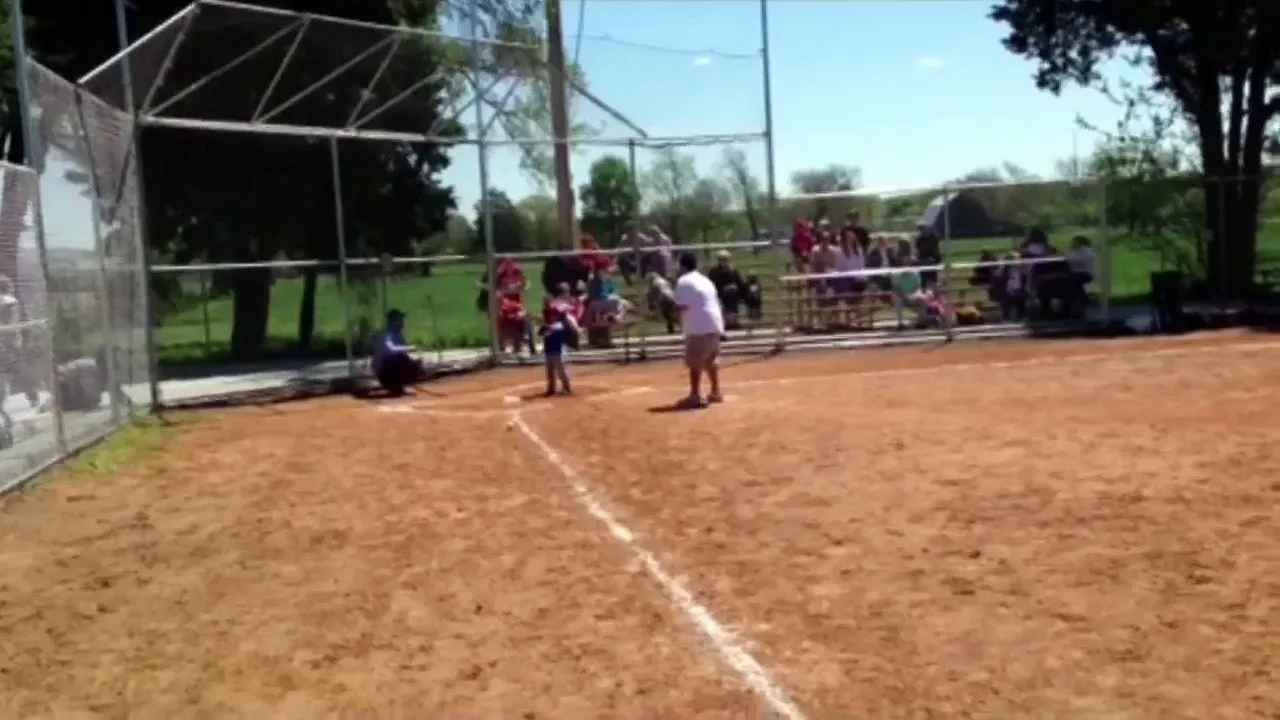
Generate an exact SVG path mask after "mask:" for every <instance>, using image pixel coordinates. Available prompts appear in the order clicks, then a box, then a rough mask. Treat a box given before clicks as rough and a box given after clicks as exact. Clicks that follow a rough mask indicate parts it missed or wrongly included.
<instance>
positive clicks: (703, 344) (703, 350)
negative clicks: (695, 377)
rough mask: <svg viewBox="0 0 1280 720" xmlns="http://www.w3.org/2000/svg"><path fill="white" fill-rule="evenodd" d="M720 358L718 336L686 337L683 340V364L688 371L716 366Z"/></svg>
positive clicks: (713, 334) (716, 334)
mask: <svg viewBox="0 0 1280 720" xmlns="http://www.w3.org/2000/svg"><path fill="white" fill-rule="evenodd" d="M718 357H720V334H719V333H711V334H708V335H688V336H686V337H685V339H684V364H685V365H686V366H688V368H689V369H690V370H706V369H708V368H713V367H715V366H716V359H717V358H718Z"/></svg>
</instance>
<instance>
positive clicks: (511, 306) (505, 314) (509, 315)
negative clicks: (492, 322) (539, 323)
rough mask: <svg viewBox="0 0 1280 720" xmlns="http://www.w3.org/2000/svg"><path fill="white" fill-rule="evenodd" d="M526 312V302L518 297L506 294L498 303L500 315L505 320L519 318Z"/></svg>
mask: <svg viewBox="0 0 1280 720" xmlns="http://www.w3.org/2000/svg"><path fill="white" fill-rule="evenodd" d="M523 314H524V303H522V302H520V299H519V298H518V297H509V296H504V297H503V298H502V300H501V303H500V304H499V305H498V317H500V318H501V319H503V320H519V319H520V316H521V315H523Z"/></svg>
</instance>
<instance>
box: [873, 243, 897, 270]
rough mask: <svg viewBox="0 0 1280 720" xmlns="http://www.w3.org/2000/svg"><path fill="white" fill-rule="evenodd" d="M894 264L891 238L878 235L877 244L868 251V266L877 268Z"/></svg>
mask: <svg viewBox="0 0 1280 720" xmlns="http://www.w3.org/2000/svg"><path fill="white" fill-rule="evenodd" d="M893 266H894V252H893V248H891V247H889V238H887V237H885V236H884V235H877V236H876V239H875V244H874V245H873V246H872V247H871V249H870V250H868V251H867V267H868V268H872V269H875V270H880V269H883V268H890V267H893Z"/></svg>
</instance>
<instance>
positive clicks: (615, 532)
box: [511, 412, 805, 720]
mask: <svg viewBox="0 0 1280 720" xmlns="http://www.w3.org/2000/svg"><path fill="white" fill-rule="evenodd" d="M511 425H512V426H513V427H515V428H517V429H519V430H520V432H521V433H523V434H524V436H525V437H526V438H528V440H529V442H531V443H533V445H534V447H536V448H537V449H538V451H539V452H541V453H542V456H543V457H544V458H546V459H547V461H548V462H550V463H551V464H552V465H554V466H555V467H556V469H558V470H559V471H560V473H561V474H562V475H564V478H565V480H567V481H568V482H569V486H570V487H571V488H572V489H573V494H574V498H575V499H576V500H577V501H578V504H580V505H581V506H582V509H583V510H585V511H586V512H587V514H588V515H590V516H591V517H593V518H595V519H597V520H599V521H600V523H601V524H602V525H604V526H605V529H607V530H608V531H609V534H610V535H612V536H613V538H614V539H615V540H617V541H618V543H619V544H621V545H622V546H623V548H625V549H626V550H627V551H628V552H630V553H631V555H632V556H633V557H634V558H635V559H636V560H637V561H638V562H639V563H640V565H641V566H642V567H644V569H645V570H646V571H647V572H648V573H649V576H650V577H652V578H653V580H654V582H656V583H658V585H659V586H660V587H661V588H662V590H663V591H664V592H665V593H666V594H667V597H668V598H670V600H671V602H672V603H673V604H674V605H675V606H676V608H677V609H678V610H680V612H681V613H683V614H684V615H685V617H687V618H688V619H689V621H690V622H691V623H693V626H694V627H695V628H696V629H697V630H698V631H699V632H700V633H701V634H702V635H703V636H704V637H705V638H706V639H707V642H709V643H710V644H711V647H712V648H713V649H714V650H715V651H716V653H717V654H719V655H720V657H721V659H722V660H724V662H725V663H726V664H727V665H728V666H729V667H730V668H731V669H732V670H733V671H734V672H735V673H736V674H737V675H738V678H739V679H740V680H741V681H742V683H743V684H744V685H746V687H748V688H749V689H751V690H753V691H754V692H756V693H758V694H759V695H760V697H761V698H763V699H764V701H765V703H766V704H767V705H768V706H769V709H770V710H772V711H773V712H774V713H775V714H777V715H778V716H779V717H782V718H786V720H805V715H804V713H803V712H801V711H800V708H798V707H796V705H795V704H793V703H792V702H791V700H790V699H789V697H788V693H787V692H786V690H784V689H783V688H782V687H781V686H780V685H778V684H777V682H776V681H775V680H774V679H773V678H772V675H771V673H770V672H769V671H768V670H766V669H765V667H764V666H763V665H761V664H760V661H758V660H756V659H755V657H754V656H752V654H751V652H750V651H748V650H747V649H746V647H745V646H744V645H743V644H742V642H741V641H740V640H738V638H737V637H736V636H735V634H734V633H733V632H732V631H731V630H729V629H728V628H727V627H726V626H725V625H724V624H723V623H721V622H720V621H719V620H717V619H716V617H715V616H714V615H712V614H711V610H709V609H708V608H707V607H706V606H705V605H703V604H702V603H700V602H698V600H697V598H695V597H694V595H693V593H692V592H690V591H689V589H688V588H686V587H685V586H684V583H682V582H681V581H680V580H678V579H677V578H675V577H674V576H673V575H671V574H670V573H669V572H667V570H666V569H665V568H664V567H663V566H662V563H661V562H659V561H658V558H657V556H655V555H654V554H653V553H652V552H650V551H649V550H647V549H645V548H644V547H643V546H642V545H640V543H639V542H638V541H637V540H636V536H635V533H633V532H632V531H631V529H630V528H628V527H627V526H626V525H625V524H623V523H622V521H621V520H619V519H618V518H617V517H616V516H615V515H614V514H613V513H612V512H610V511H609V509H608V508H607V507H605V505H604V504H603V503H602V502H601V501H600V500H599V499H598V498H597V497H596V494H595V493H593V492H592V491H591V488H590V487H588V486H587V484H586V481H585V480H583V478H582V476H581V475H579V474H578V472H577V471H576V470H574V469H573V468H572V467H571V466H570V465H569V464H568V463H567V462H565V460H564V459H563V458H562V457H561V455H560V453H559V452H557V451H556V449H555V448H553V447H551V445H550V444H548V443H547V441H546V440H544V439H543V438H542V436H541V435H539V434H538V433H537V431H535V430H534V429H533V428H532V427H530V426H529V424H528V423H527V422H526V421H525V419H524V416H523V415H522V414H521V413H519V412H512V413H511Z"/></svg>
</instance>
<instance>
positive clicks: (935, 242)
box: [915, 225, 942, 283]
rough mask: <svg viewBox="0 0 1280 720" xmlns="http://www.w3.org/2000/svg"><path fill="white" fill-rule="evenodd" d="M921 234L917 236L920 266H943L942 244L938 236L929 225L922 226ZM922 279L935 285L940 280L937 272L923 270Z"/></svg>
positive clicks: (917, 257)
mask: <svg viewBox="0 0 1280 720" xmlns="http://www.w3.org/2000/svg"><path fill="white" fill-rule="evenodd" d="M917 229H918V230H919V233H917V234H916V242H915V245H916V247H915V256H916V263H917V264H918V265H924V266H927V265H941V264H942V242H941V240H939V239H938V234H937V233H936V232H934V230H933V228H932V227H930V226H928V225H920V226H919V227H918V228H917ZM920 279H921V281H923V282H925V283H935V282H937V280H938V271H937V270H932V269H931V270H921V271H920Z"/></svg>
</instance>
